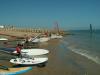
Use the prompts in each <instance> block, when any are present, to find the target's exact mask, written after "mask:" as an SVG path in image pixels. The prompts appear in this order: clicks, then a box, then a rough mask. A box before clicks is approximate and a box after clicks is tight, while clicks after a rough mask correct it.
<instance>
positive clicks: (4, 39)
mask: <svg viewBox="0 0 100 75" xmlns="http://www.w3.org/2000/svg"><path fill="white" fill-rule="evenodd" d="M6 40H8V39H7V38H0V41H6Z"/></svg>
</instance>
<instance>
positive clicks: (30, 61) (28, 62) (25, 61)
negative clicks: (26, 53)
mask: <svg viewBox="0 0 100 75" xmlns="http://www.w3.org/2000/svg"><path fill="white" fill-rule="evenodd" d="M47 61H48V57H39V58H34V59H31V58H15V59H11V60H10V62H11V63H13V64H17V65H38V66H41V67H42V66H45V64H46V62H47Z"/></svg>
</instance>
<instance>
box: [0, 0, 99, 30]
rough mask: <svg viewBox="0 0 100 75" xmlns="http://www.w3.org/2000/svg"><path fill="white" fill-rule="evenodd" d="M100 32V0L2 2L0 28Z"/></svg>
mask: <svg viewBox="0 0 100 75" xmlns="http://www.w3.org/2000/svg"><path fill="white" fill-rule="evenodd" d="M56 22H57V23H58V25H59V27H60V28H62V29H66V30H77V29H78V30H79V29H88V28H89V24H92V26H93V28H95V29H100V0H0V25H2V24H3V25H8V24H11V25H15V26H17V27H20V26H21V27H33V28H39V27H40V28H54V27H55V26H56V25H55V23H56Z"/></svg>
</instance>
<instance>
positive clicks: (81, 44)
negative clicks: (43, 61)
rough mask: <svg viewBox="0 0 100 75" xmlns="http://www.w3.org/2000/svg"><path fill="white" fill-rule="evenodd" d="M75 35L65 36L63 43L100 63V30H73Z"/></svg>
mask: <svg viewBox="0 0 100 75" xmlns="http://www.w3.org/2000/svg"><path fill="white" fill-rule="evenodd" d="M71 33H72V34H73V35H69V36H66V37H64V39H63V43H64V44H65V45H66V46H67V47H68V48H69V50H71V51H73V52H75V53H78V54H80V55H82V56H85V57H87V58H88V59H91V60H92V61H94V62H95V63H97V64H100V30H94V31H93V33H90V31H89V30H76V31H71Z"/></svg>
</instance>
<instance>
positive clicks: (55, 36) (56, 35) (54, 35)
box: [51, 34, 63, 39]
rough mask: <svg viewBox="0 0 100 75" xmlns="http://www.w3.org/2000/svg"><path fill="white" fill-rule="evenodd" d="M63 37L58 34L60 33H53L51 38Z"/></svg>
mask: <svg viewBox="0 0 100 75" xmlns="http://www.w3.org/2000/svg"><path fill="white" fill-rule="evenodd" d="M61 38H63V36H62V35H58V34H52V35H51V39H61Z"/></svg>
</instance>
